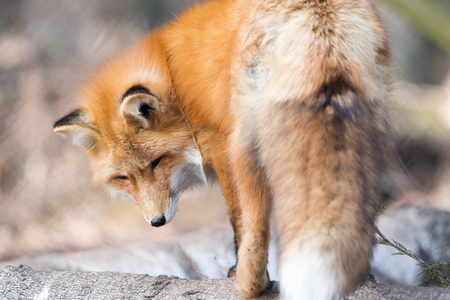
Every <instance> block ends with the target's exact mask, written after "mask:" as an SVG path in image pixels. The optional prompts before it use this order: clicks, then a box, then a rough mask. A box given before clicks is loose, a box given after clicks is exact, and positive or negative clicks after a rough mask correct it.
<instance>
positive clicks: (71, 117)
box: [53, 109, 84, 128]
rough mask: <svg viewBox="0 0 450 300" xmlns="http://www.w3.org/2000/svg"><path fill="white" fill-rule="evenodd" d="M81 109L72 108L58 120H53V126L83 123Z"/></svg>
mask: <svg viewBox="0 0 450 300" xmlns="http://www.w3.org/2000/svg"><path fill="white" fill-rule="evenodd" d="M83 118H84V116H83V111H82V110H81V109H77V110H74V111H73V112H71V113H70V114H68V115H66V116H64V117H62V118H61V119H59V120H58V121H56V122H55V124H54V125H53V128H57V127H60V126H65V125H79V124H84V122H83Z"/></svg>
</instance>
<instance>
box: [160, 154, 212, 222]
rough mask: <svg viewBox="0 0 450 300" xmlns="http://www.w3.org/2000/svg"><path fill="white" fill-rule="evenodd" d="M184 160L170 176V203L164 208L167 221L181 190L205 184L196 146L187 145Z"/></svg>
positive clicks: (175, 208) (174, 208) (173, 212)
mask: <svg viewBox="0 0 450 300" xmlns="http://www.w3.org/2000/svg"><path fill="white" fill-rule="evenodd" d="M184 156H185V159H186V162H185V163H184V164H181V165H179V166H176V167H175V168H174V169H173V171H172V176H171V178H170V183H171V188H172V204H171V205H170V206H169V207H168V208H167V209H166V212H165V213H166V215H165V217H166V220H167V222H169V221H170V220H171V219H172V218H173V216H174V215H175V212H176V210H177V207H178V200H179V198H180V196H181V194H182V193H183V192H185V191H186V190H188V189H190V188H192V187H194V186H196V185H199V184H204V185H206V184H207V180H206V175H205V172H204V170H203V160H202V156H201V154H200V151H199V150H198V149H197V148H196V147H189V148H187V149H186V150H185V152H184Z"/></svg>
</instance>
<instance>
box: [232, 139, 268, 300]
mask: <svg viewBox="0 0 450 300" xmlns="http://www.w3.org/2000/svg"><path fill="white" fill-rule="evenodd" d="M245 141H248V139H244V140H241V138H240V137H239V136H238V135H235V136H234V137H233V138H232V140H231V148H230V157H231V165H232V170H233V175H234V178H235V182H236V187H237V190H238V193H239V200H240V208H241V216H242V226H243V236H242V243H241V245H240V247H239V251H238V254H239V256H238V257H239V259H238V264H237V268H236V289H237V290H238V291H239V293H240V294H241V295H242V296H243V297H245V298H251V297H256V296H258V295H259V294H260V293H261V292H262V291H263V290H264V289H265V288H266V286H267V284H268V280H269V279H268V276H267V271H266V266H267V254H268V247H269V240H270V231H269V211H270V197H269V191H268V189H267V185H266V179H265V174H264V170H263V168H262V167H261V166H260V164H259V162H258V147H257V146H256V145H252V144H250V145H248V144H247V143H248V142H245Z"/></svg>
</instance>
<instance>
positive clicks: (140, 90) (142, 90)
mask: <svg viewBox="0 0 450 300" xmlns="http://www.w3.org/2000/svg"><path fill="white" fill-rule="evenodd" d="M134 94H147V95H150V96H153V97H155V98H156V99H158V100H159V98H158V97H156V96H155V94H153V93H152V92H151V91H150V90H149V89H148V88H146V87H145V86H143V85H140V84H137V85H133V86H132V87H130V88H129V89H128V90H127V91H126V92H125V94H123V96H122V98H121V99H120V103H122V102H123V100H124V99H125V98H126V97H128V96H131V95H134Z"/></svg>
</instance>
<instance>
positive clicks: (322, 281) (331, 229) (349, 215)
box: [261, 83, 387, 299]
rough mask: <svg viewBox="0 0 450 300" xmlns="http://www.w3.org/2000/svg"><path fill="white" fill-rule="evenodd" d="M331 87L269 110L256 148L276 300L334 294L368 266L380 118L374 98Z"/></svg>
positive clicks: (381, 147) (382, 151) (380, 154)
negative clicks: (265, 188) (270, 220)
mask: <svg viewBox="0 0 450 300" xmlns="http://www.w3.org/2000/svg"><path fill="white" fill-rule="evenodd" d="M332 84H333V83H330V84H329V86H331V85H332ZM339 86H340V89H339V90H337V89H333V88H331V89H330V88H325V89H322V90H321V92H319V93H317V95H316V96H314V97H311V99H306V100H305V99H302V100H291V101H287V102H284V103H277V104H273V106H272V107H271V108H270V111H271V113H270V116H271V120H270V121H269V122H268V124H269V125H268V126H270V132H271V134H270V135H269V136H267V137H266V138H265V140H264V141H263V142H262V143H261V147H262V155H263V160H264V161H265V168H266V169H267V174H269V179H268V180H269V183H270V189H271V193H272V205H273V213H274V219H275V223H276V227H277V230H278V233H279V244H280V245H279V248H280V267H279V272H280V287H281V293H282V297H283V298H284V299H300V298H301V299H339V298H341V297H342V296H343V295H344V294H346V293H347V292H349V291H351V290H353V289H354V288H355V287H356V286H357V285H358V284H359V283H360V282H361V280H362V279H363V277H364V275H366V274H367V273H368V272H369V266H370V259H371V256H372V246H373V244H374V218H375V215H376V212H377V208H378V206H379V199H380V195H379V192H378V190H379V176H380V173H381V171H382V170H383V168H384V161H385V158H384V157H385V155H386V147H387V146H386V143H387V142H386V141H387V139H386V131H387V129H386V128H387V125H386V124H387V122H386V120H385V111H384V105H383V104H382V103H381V102H378V101H377V100H373V99H364V98H363V97H357V96H356V95H355V93H353V92H352V91H351V90H346V89H345V87H344V88H343V86H342V84H341V83H340V85H339Z"/></svg>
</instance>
